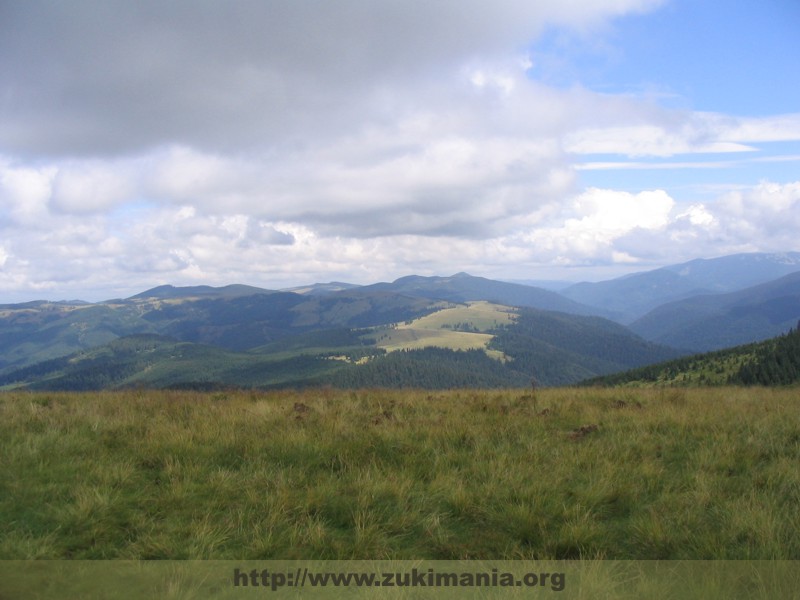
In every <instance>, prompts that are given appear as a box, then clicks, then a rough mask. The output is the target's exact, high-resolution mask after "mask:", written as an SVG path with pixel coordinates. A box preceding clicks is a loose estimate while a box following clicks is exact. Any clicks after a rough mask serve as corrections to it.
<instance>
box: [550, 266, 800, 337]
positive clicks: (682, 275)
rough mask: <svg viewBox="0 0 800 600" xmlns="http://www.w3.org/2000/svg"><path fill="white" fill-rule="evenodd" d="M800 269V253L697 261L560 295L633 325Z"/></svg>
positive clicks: (574, 287) (579, 286)
mask: <svg viewBox="0 0 800 600" xmlns="http://www.w3.org/2000/svg"><path fill="white" fill-rule="evenodd" d="M797 271H800V252H787V253H782V254H767V253H752V254H733V255H730V256H723V257H720V258H712V259H696V260H692V261H689V262H686V263H681V264H677V265H671V266H668V267H663V268H660V269H655V270H653V271H646V272H642V273H634V274H632V275H626V276H623V277H619V278H616V279H611V280H608V281H600V282H596V283H578V284H575V285H572V286H569V287H567V288H565V289H563V290H561V291H560V292H559V293H560V294H561V295H563V296H565V297H567V298H570V299H571V300H574V301H575V302H580V303H582V304H586V305H589V306H593V307H596V308H599V309H604V310H606V311H609V313H610V314H611V315H612V316H613V318H614V319H615V320H617V321H619V322H621V323H626V324H627V323H632V322H633V321H635V320H636V319H638V318H639V317H642V316H644V315H645V314H647V313H648V312H649V311H651V310H653V309H655V308H656V307H658V306H660V305H662V304H666V303H668V302H673V301H676V300H681V299H684V298H689V297H692V296H699V295H706V294H714V293H726V292H733V291H736V290H741V289H745V288H748V287H752V286H754V285H758V284H760V283H766V282H768V281H771V280H774V279H778V278H779V277H783V276H784V275H788V274H790V273H794V272H797Z"/></svg>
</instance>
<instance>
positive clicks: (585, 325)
mask: <svg viewBox="0 0 800 600" xmlns="http://www.w3.org/2000/svg"><path fill="white" fill-rule="evenodd" d="M491 347H492V348H494V349H496V350H500V351H502V352H504V353H505V354H507V355H508V356H510V357H512V359H513V361H512V366H513V368H514V369H515V370H517V371H520V372H523V373H526V374H527V375H528V377H529V378H530V377H534V378H535V379H536V381H537V382H538V383H539V384H541V385H568V384H571V383H575V382H577V381H580V380H582V379H585V378H587V377H592V376H593V375H591V373H593V374H595V375H600V374H605V373H613V372H616V371H622V370H626V369H630V368H633V367H635V366H641V365H645V364H650V363H654V362H660V361H663V360H667V359H669V358H674V357H676V356H679V355H680V352H678V351H677V350H674V349H672V348H667V347H664V346H660V345H657V344H653V343H650V342H647V341H645V340H643V339H641V338H640V337H638V336H637V335H635V334H633V333H632V332H631V331H629V330H628V329H626V328H625V327H624V326H622V325H619V324H617V323H614V322H612V321H609V320H607V319H604V318H601V317H586V316H575V315H566V314H563V313H556V312H549V311H539V310H535V309H520V311H519V317H518V319H517V321H516V322H515V323H514V324H513V325H510V326H505V327H502V328H500V329H499V331H498V333H497V336H496V337H495V340H494V341H493V342H492V344H491Z"/></svg>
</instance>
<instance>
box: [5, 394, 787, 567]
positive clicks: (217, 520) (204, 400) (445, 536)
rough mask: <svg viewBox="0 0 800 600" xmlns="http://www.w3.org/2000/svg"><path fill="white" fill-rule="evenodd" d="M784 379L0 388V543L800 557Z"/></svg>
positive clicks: (95, 555) (251, 555)
mask: <svg viewBox="0 0 800 600" xmlns="http://www.w3.org/2000/svg"><path fill="white" fill-rule="evenodd" d="M799 400H800V396H799V395H798V390H797V389H796V388H794V389H792V388H782V389H769V388H743V387H738V388H737V387H724V388H705V389H704V388H688V389H684V388H681V389H677V388H675V389H673V388H661V389H635V390H632V389H614V388H611V389H595V388H581V389H573V388H553V389H543V390H538V391H537V392H536V394H535V395H533V394H532V393H531V391H530V390H514V391H479V390H452V391H447V392H426V391H409V390H402V391H389V390H359V391H340V390H334V389H327V388H326V389H309V390H305V391H299V392H294V391H276V392H258V391H231V392H216V393H205V394H203V393H192V392H178V391H149V390H126V391H118V392H97V393H32V392H5V393H2V394H0V456H2V465H1V466H0V527H2V535H1V536H0V559H6V560H8V559H65V558H70V559H167V558H169V559H224V560H230V559H237V560H238V559H253V560H255V559H326V560H327V559H398V560H399V559H481V560H482V559H537V560H544V559H577V558H583V559H769V560H774V559H798V558H800V469H798V468H797V465H798V464H800V401H799Z"/></svg>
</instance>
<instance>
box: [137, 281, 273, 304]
mask: <svg viewBox="0 0 800 600" xmlns="http://www.w3.org/2000/svg"><path fill="white" fill-rule="evenodd" d="M273 293H275V292H274V291H272V290H265V289H263V288H258V287H253V286H251V285H241V284H232V285H226V286H223V287H212V286H209V285H195V286H186V287H175V286H173V285H162V286H159V287H155V288H152V289H150V290H147V291H145V292H142V293H141V294H136V295H135V296H132V297H131V298H129V299H130V300H145V299H148V298H158V299H176V298H238V297H241V296H253V295H256V294H273Z"/></svg>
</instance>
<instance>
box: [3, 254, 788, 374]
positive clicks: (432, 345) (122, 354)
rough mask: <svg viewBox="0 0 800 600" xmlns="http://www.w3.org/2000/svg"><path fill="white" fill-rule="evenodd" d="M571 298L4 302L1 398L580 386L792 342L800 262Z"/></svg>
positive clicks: (379, 290) (759, 263)
mask: <svg viewBox="0 0 800 600" xmlns="http://www.w3.org/2000/svg"><path fill="white" fill-rule="evenodd" d="M556 287H561V289H560V291H559V292H556V291H553V289H552V288H551V289H549V290H546V289H543V288H540V287H535V286H530V285H524V284H520V283H508V282H501V281H495V280H491V279H486V278H483V277H474V276H471V275H468V274H466V273H458V274H455V275H453V276H450V277H422V276H417V275H413V276H408V277H403V278H400V279H398V280H396V281H394V282H382V283H376V284H372V285H365V286H357V285H353V284H347V283H342V282H331V283H326V284H313V285H308V286H304V287H300V288H293V289H291V290H270V289H264V288H259V287H252V286H247V285H238V284H236V285H228V286H224V287H211V286H192V287H174V286H169V285H164V286H159V287H156V288H152V289H150V290H147V291H145V292H142V293H140V294H136V295H135V296H131V297H130V298H125V299H115V300H108V301H105V302H99V303H87V302H81V301H70V302H48V301H35V302H27V303H22V304H6V305H0V386H2V387H5V388H15V387H30V388H50V389H100V388H104V387H122V386H128V385H145V386H153V387H169V386H189V387H192V386H199V387H203V386H206V387H209V386H210V387H213V386H216V385H221V386H234V385H235V386H247V387H275V386H288V385H291V386H300V385H325V384H327V385H343V386H345V385H350V386H370V385H381V386H413V385H416V386H421V387H457V386H483V387H500V386H504V385H528V384H529V382H530V380H531V378H532V377H533V378H535V380H537V381H538V382H539V383H541V384H542V385H565V384H572V383H576V382H578V381H581V380H583V379H586V378H591V377H596V376H599V375H606V374H610V373H615V372H620V371H624V370H626V369H630V368H634V367H642V366H645V365H648V364H653V363H657V362H659V361H663V360H667V359H672V358H676V357H678V356H681V355H687V354H691V353H694V352H699V351H706V350H715V349H720V348H726V347H730V346H734V345H737V344H745V343H751V342H756V341H759V340H764V339H767V338H770V337H774V336H776V335H779V334H781V333H784V332H786V331H787V330H788V329H789V327H791V326H793V325H794V324H796V323H797V321H798V319H800V253H786V254H740V255H733V256H726V257H721V258H717V259H708V260H696V261H691V262H688V263H683V264H680V265H674V266H670V267H665V268H662V269H656V270H653V271H648V272H643V273H637V274H635V275H629V276H626V277H621V278H618V279H613V280H609V281H604V282H597V283H581V284H573V285H566V286H556Z"/></svg>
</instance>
